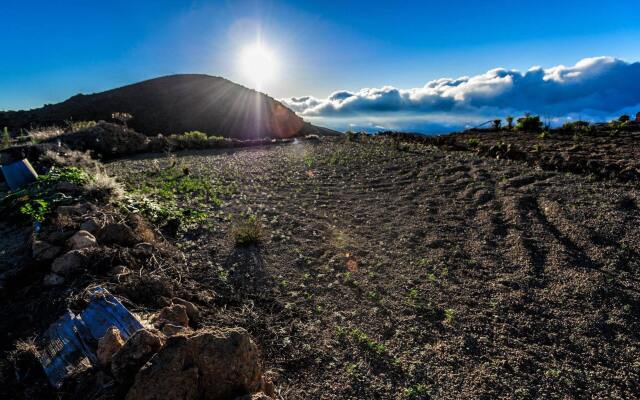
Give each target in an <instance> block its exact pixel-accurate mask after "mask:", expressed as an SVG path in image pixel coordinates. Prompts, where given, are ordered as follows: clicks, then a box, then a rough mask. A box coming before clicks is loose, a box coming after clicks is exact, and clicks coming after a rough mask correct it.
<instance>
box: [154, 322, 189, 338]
mask: <svg viewBox="0 0 640 400" xmlns="http://www.w3.org/2000/svg"><path fill="white" fill-rule="evenodd" d="M162 333H164V335H165V336H167V337H171V336H176V335H189V334H191V333H193V331H192V330H191V329H190V328H189V327H186V326H180V325H173V324H164V325H163V326H162Z"/></svg>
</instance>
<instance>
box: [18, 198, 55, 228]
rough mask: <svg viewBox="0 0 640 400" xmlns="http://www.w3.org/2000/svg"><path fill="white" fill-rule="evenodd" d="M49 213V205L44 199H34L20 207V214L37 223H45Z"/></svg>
mask: <svg viewBox="0 0 640 400" xmlns="http://www.w3.org/2000/svg"><path fill="white" fill-rule="evenodd" d="M48 212H49V203H47V201H45V200H43V199H34V200H32V201H30V202H28V203H25V204H24V205H23V206H22V207H20V213H21V214H22V215H26V216H28V217H31V218H33V219H34V220H35V221H38V222H42V221H44V217H45V215H47V213H48Z"/></svg>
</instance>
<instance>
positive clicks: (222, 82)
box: [0, 75, 318, 138]
mask: <svg viewBox="0 0 640 400" xmlns="http://www.w3.org/2000/svg"><path fill="white" fill-rule="evenodd" d="M113 112H127V113H130V114H132V115H133V116H134V118H133V119H132V120H131V121H130V123H129V125H130V126H131V127H133V128H134V129H135V130H136V131H138V132H141V133H144V134H146V135H156V134H158V133H164V134H169V133H182V132H185V131H192V130H200V131H203V132H206V133H208V134H211V135H221V136H225V137H234V138H257V137H272V138H282V137H291V136H295V135H297V134H301V133H316V132H315V131H316V130H317V129H318V128H316V127H313V126H311V125H310V124H305V123H304V121H303V120H302V118H300V117H298V116H297V115H295V113H293V112H292V111H291V110H289V109H288V108H286V107H285V106H284V105H282V104H281V103H280V102H278V101H276V100H274V99H272V98H271V97H269V96H267V95H265V94H262V93H259V92H256V91H254V90H250V89H247V88H245V87H244V86H240V85H238V84H235V83H233V82H231V81H229V80H227V79H224V78H220V77H214V76H208V75H172V76H165V77H161V78H156V79H151V80H147V81H143V82H139V83H135V84H132V85H128V86H124V87H121V88H117V89H113V90H109V91H106V92H101V93H95V94H90V95H83V94H78V95H76V96H73V97H71V98H69V99H68V100H66V101H64V102H62V103H58V104H53V105H46V106H44V107H42V108H38V109H34V110H30V111H8V112H0V126H7V127H9V129H10V130H13V131H15V130H18V129H20V128H25V129H27V128H29V127H31V126H49V125H64V123H65V121H69V120H74V121H81V120H95V121H98V120H105V121H108V120H111V114H112V113H113Z"/></svg>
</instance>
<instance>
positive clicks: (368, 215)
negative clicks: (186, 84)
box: [109, 139, 640, 399]
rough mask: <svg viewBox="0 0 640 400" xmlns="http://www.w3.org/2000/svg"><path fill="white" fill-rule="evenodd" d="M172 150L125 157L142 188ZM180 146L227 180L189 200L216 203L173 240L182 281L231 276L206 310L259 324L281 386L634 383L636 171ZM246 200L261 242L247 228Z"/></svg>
mask: <svg viewBox="0 0 640 400" xmlns="http://www.w3.org/2000/svg"><path fill="white" fill-rule="evenodd" d="M633 140H635V139H633ZM163 162H165V161H164V157H163V156H160V155H147V156H142V157H137V158H135V159H131V160H122V161H118V162H115V163H112V164H110V165H109V169H110V170H111V171H112V172H113V173H115V174H117V175H118V176H119V177H121V178H122V179H123V180H124V181H125V182H127V184H128V187H130V188H132V189H134V188H136V187H139V185H140V182H144V180H145V177H152V176H153V174H154V172H150V171H153V168H157V165H158V163H160V164H161V165H162V163H163ZM177 163H178V165H179V166H180V168H188V171H189V173H190V176H199V177H204V178H205V179H207V180H210V181H211V182H213V183H214V184H215V185H217V186H218V187H230V188H231V190H228V191H226V194H224V195H221V197H220V199H221V203H220V205H212V204H207V203H206V202H199V201H197V200H194V199H193V198H192V197H182V198H180V199H179V201H180V202H183V204H184V205H188V206H189V207H192V208H194V209H200V210H202V211H205V212H207V213H208V214H209V215H211V217H210V218H207V219H206V221H205V222H204V223H202V224H198V225H197V226H195V227H193V228H190V229H187V230H186V231H185V232H178V233H177V235H176V236H174V237H173V238H171V239H169V240H172V241H173V242H175V243H176V244H178V245H179V246H180V248H181V250H182V251H184V253H185V257H186V263H187V265H189V267H190V269H189V273H188V274H186V275H185V276H183V278H182V279H183V280H182V285H186V286H188V287H191V288H192V289H191V290H193V291H194V292H198V291H200V290H210V289H213V290H214V291H215V292H216V305H215V306H214V307H211V308H209V309H208V310H206V311H205V315H206V317H205V318H206V319H207V320H208V321H209V323H212V324H227V325H239V326H242V327H245V328H247V329H248V330H249V331H250V332H251V333H252V334H253V336H254V337H256V339H257V341H258V345H259V347H260V348H261V349H262V351H263V353H264V356H265V360H267V361H266V362H267V365H268V367H269V368H270V369H272V370H274V371H277V372H278V374H279V381H278V384H277V386H278V390H279V393H280V395H281V396H282V397H283V398H341V399H342V398H411V397H415V398H426V397H437V398H496V397H506V398H540V397H601V398H612V397H617V398H628V397H633V396H635V394H637V392H636V390H637V387H638V385H639V384H640V377H639V375H638V374H639V373H640V364H638V361H637V360H638V356H639V355H640V350H639V349H638V347H637V343H638V335H639V334H638V332H639V330H638V328H639V327H640V326H639V324H638V323H639V320H638V317H639V314H638V313H639V311H640V308H639V305H640V303H639V302H638V301H639V300H640V297H639V293H638V289H639V283H638V263H639V261H638V251H639V250H640V242H639V241H638V239H639V235H640V230H639V228H638V222H639V220H638V218H639V217H640V210H638V200H639V197H638V196H639V192H638V186H637V183H635V182H627V183H621V182H619V181H617V180H601V179H596V178H595V177H594V176H593V175H591V176H590V175H585V174H571V173H565V172H553V171H543V170H540V169H536V168H532V167H531V166H529V165H527V164H526V163H522V162H517V161H511V160H496V159H492V158H488V157H481V156H478V155H476V154H474V153H472V152H460V151H446V150H443V149H441V148H438V147H432V146H422V145H419V144H401V146H400V149H396V148H394V146H393V145H392V144H390V143H389V142H387V141H385V140H376V139H364V140H363V141H362V142H355V143H352V142H343V141H341V140H327V139H326V140H325V141H324V142H323V143H318V144H308V143H306V144H293V145H286V146H278V147H269V148H260V149H252V150H243V151H232V152H219V151H213V152H212V151H208V152H191V153H181V154H178V155H177ZM154 166H155V167H154ZM243 215H245V216H246V215H253V216H255V217H256V218H258V219H259V221H261V223H262V225H263V228H264V231H265V232H266V239H265V240H264V242H263V244H262V245H260V246H255V247H248V248H238V247H236V246H234V245H233V240H232V239H231V238H230V237H229V236H230V235H229V232H230V231H231V230H232V229H233V228H232V227H233V226H234V223H235V222H234V221H237V219H238V218H243V217H242V216H243Z"/></svg>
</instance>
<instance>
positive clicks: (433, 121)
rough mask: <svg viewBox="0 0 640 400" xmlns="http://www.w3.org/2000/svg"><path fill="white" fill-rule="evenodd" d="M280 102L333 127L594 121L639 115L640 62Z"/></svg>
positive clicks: (601, 60)
mask: <svg viewBox="0 0 640 400" xmlns="http://www.w3.org/2000/svg"><path fill="white" fill-rule="evenodd" d="M283 102H284V103H285V104H287V105H288V106H289V107H290V108H291V109H292V110H294V111H295V112H297V113H298V114H299V115H301V116H302V117H304V118H305V119H308V120H311V121H313V122H315V123H320V124H324V125H327V126H330V127H333V128H337V129H347V128H349V127H356V128H361V129H366V130H379V129H381V128H383V129H412V130H416V131H423V132H444V131H447V130H452V129H461V128H464V127H467V126H472V125H474V124H477V123H480V122H483V121H485V120H487V119H490V118H502V117H505V116H507V115H514V116H517V115H521V114H522V113H524V112H531V113H534V114H540V115H543V116H545V117H547V118H550V119H554V120H562V119H567V118H574V119H575V118H584V119H593V120H601V119H608V118H610V117H613V116H617V115H619V114H621V113H624V112H630V111H632V110H635V109H636V108H637V109H638V110H637V111H640V63H638V62H635V63H629V62H626V61H623V60H620V59H616V58H612V57H595V58H585V59H583V60H581V61H579V62H578V63H577V64H576V65H574V66H571V67H565V66H563V65H559V66H556V67H552V68H541V67H533V68H531V69H529V70H528V71H526V72H520V71H517V70H507V69H504V68H496V69H492V70H490V71H488V72H486V73H485V74H482V75H476V76H471V77H468V76H465V77H460V78H457V79H450V78H442V79H437V80H434V81H431V82H428V83H427V84H426V85H425V86H423V87H420V88H412V89H398V88H395V87H391V86H383V87H381V88H365V89H361V90H359V91H357V92H349V91H345V90H342V91H337V92H334V93H333V94H331V95H330V96H329V97H328V98H326V99H318V98H315V97H312V96H305V97H293V98H288V99H283Z"/></svg>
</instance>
